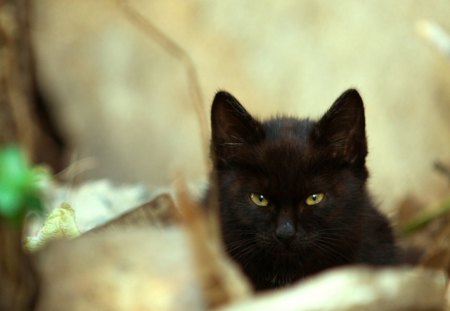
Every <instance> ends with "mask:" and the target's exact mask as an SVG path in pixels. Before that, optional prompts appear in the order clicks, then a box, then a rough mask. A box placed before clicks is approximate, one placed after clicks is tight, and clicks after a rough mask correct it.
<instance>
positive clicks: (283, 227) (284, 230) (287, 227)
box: [275, 221, 296, 241]
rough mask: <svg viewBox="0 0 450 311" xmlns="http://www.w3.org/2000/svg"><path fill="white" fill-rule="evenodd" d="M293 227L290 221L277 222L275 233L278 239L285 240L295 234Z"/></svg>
mask: <svg viewBox="0 0 450 311" xmlns="http://www.w3.org/2000/svg"><path fill="white" fill-rule="evenodd" d="M295 233H296V232H295V227H294V224H293V223H292V222H291V221H284V222H282V223H280V224H278V226H277V229H276V231H275V234H276V236H277V238H278V239H280V240H283V241H287V240H291V239H292V238H293V237H294V236H295Z"/></svg>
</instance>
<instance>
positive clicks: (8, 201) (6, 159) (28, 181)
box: [0, 146, 46, 223]
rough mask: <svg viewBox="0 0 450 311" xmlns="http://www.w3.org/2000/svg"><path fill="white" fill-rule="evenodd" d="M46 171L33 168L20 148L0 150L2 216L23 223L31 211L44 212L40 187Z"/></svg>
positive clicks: (10, 147)
mask: <svg viewBox="0 0 450 311" xmlns="http://www.w3.org/2000/svg"><path fill="white" fill-rule="evenodd" d="M43 172H44V170H43V169H39V168H30V167H29V165H28V162H27V160H26V157H25V156H24V154H23V153H22V152H21V151H20V149H19V148H18V147H17V146H7V147H4V148H3V149H1V150H0V217H1V216H2V217H4V218H6V219H7V220H9V221H10V222H12V223H20V222H21V220H22V218H23V216H24V215H25V213H26V212H27V211H28V210H34V211H37V212H40V211H42V210H43V206H42V201H41V198H40V186H41V184H42V181H45V177H44V176H46V174H45V173H43Z"/></svg>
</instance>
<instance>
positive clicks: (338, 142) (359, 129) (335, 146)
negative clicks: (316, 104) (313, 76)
mask: <svg viewBox="0 0 450 311" xmlns="http://www.w3.org/2000/svg"><path fill="white" fill-rule="evenodd" d="M313 139H314V141H316V142H317V143H318V144H319V145H322V146H325V147H327V148H331V153H332V154H333V156H334V157H336V158H340V159H342V160H344V161H345V162H346V163H349V164H355V165H364V164H365V158H366V156H367V142H366V131H365V117H364V105H363V101H362V98H361V96H360V95H359V93H358V91H356V90H355V89H349V90H347V91H345V92H344V93H343V94H342V95H341V96H339V98H338V99H337V100H336V101H335V102H334V104H333V105H332V106H331V108H330V109H329V110H328V111H327V112H326V113H325V115H324V116H323V117H322V118H321V119H320V120H319V122H318V123H317V124H316V127H315V129H314V131H313Z"/></svg>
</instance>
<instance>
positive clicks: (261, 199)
mask: <svg viewBox="0 0 450 311" xmlns="http://www.w3.org/2000/svg"><path fill="white" fill-rule="evenodd" d="M258 200H259V201H260V202H261V201H264V196H263V195H262V194H260V195H259V196H258Z"/></svg>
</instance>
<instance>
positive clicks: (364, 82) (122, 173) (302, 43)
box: [32, 0, 450, 211]
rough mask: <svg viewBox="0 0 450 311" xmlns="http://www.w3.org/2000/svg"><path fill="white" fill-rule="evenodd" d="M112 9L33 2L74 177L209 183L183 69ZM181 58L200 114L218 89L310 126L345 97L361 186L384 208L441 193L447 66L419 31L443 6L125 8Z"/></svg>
mask: <svg viewBox="0 0 450 311" xmlns="http://www.w3.org/2000/svg"><path fill="white" fill-rule="evenodd" d="M117 3H118V2H116V1H113V0H110V1H107V0H96V1H89V0H79V1H70V0H39V1H35V2H34V10H33V15H32V16H33V22H32V36H33V40H34V47H35V51H36V55H37V59H36V61H37V69H38V78H39V81H40V83H41V86H42V88H43V90H44V91H45V96H46V98H47V99H48V100H49V101H50V104H51V107H52V108H53V112H54V115H55V117H56V119H57V121H58V124H59V126H60V128H61V130H62V131H63V133H64V134H65V135H66V137H67V138H68V139H69V141H70V142H71V145H72V148H73V151H74V153H75V154H76V155H77V157H78V158H86V157H93V158H94V159H96V161H97V166H96V167H95V168H94V169H91V170H89V171H87V172H85V173H83V174H82V175H81V176H80V177H82V178H84V179H96V178H101V177H106V178H110V179H112V180H113V181H116V182H119V183H122V182H144V183H147V184H148V185H149V186H150V187H151V188H152V189H154V188H160V187H165V186H167V185H168V184H170V182H171V181H172V180H173V178H174V176H176V174H177V173H178V172H183V174H185V175H186V176H187V177H188V178H189V180H190V181H192V182H193V183H195V182H196V181H198V180H200V179H202V178H204V177H205V176H206V172H207V170H208V169H207V168H206V167H205V165H204V161H203V160H204V155H203V154H202V151H201V144H200V135H199V126H198V122H197V118H196V115H195V110H194V109H193V100H192V96H191V93H190V90H189V83H188V80H187V77H186V74H185V70H184V67H183V65H182V63H181V62H180V61H179V60H178V59H175V58H173V57H172V56H171V55H170V54H168V53H167V51H166V50H164V49H163V48H162V47H161V46H160V45H159V44H158V42H157V41H155V40H154V39H152V38H151V37H149V36H148V35H147V34H146V33H145V32H143V31H142V29H138V28H136V26H135V25H134V24H133V23H131V22H130V21H129V20H127V19H126V18H125V15H124V14H123V11H121V9H120V6H119V5H118V4H117ZM129 3H130V4H131V5H132V7H134V8H135V9H136V10H137V11H138V12H139V13H141V14H143V15H145V16H146V18H147V19H148V20H150V21H151V22H152V23H153V24H154V25H156V26H157V27H158V28H159V29H161V30H162V31H163V32H164V33H165V34H166V35H167V36H169V37H170V38H172V39H173V40H174V41H175V42H177V44H178V45H179V46H181V47H182V48H183V49H184V50H186V51H187V52H188V54H189V55H190V57H191V58H192V60H193V63H194V65H195V68H196V70H197V73H198V75H199V78H200V84H201V89H202V94H203V96H204V99H205V107H204V113H205V115H207V114H208V110H209V105H210V101H211V100H212V97H213V96H214V93H215V92H216V91H217V90H218V89H226V90H228V91H230V92H232V93H233V94H234V95H235V96H236V97H238V98H239V99H240V100H241V102H242V103H243V104H244V105H245V106H246V107H247V108H248V109H249V111H250V112H252V113H254V114H256V115H258V116H261V117H266V116H270V115H272V114H276V113H283V114H291V115H298V116H315V117H317V116H319V115H320V114H321V113H323V112H324V111H325V110H326V109H327V108H328V107H329V105H331V103H332V102H333V101H334V99H335V98H337V96H339V95H340V93H342V92H343V91H344V90H345V89H346V88H349V87H357V88H358V89H359V91H360V92H361V94H362V96H363V98H364V100H365V104H366V115H367V131H368V138H369V148H370V155H369V160H368V164H369V167H370V170H371V175H372V178H371V181H370V186H371V188H372V190H373V192H374V195H375V198H376V199H377V200H378V201H379V202H380V203H381V206H382V208H383V209H384V210H385V211H393V209H394V207H395V206H396V205H397V203H398V202H399V200H401V199H402V198H404V197H405V196H406V195H407V194H409V193H414V194H415V195H417V196H419V197H420V198H421V199H422V200H423V201H424V202H426V203H427V204H429V205H430V206H432V205H433V202H435V201H436V200H438V199H439V198H440V197H441V196H442V195H443V194H444V193H445V192H448V190H449V189H448V183H447V182H446V181H445V179H444V178H442V177H441V176H439V175H438V174H436V173H435V171H434V170H433V168H432V163H433V161H434V160H436V159H441V160H443V161H447V162H450V148H449V138H450V122H449V121H450V62H449V61H447V60H446V59H445V58H444V57H443V56H442V55H440V54H439V53H438V52H437V51H436V50H435V49H434V48H433V47H432V46H431V45H428V44H427V42H425V41H424V40H423V39H422V38H420V37H419V36H418V35H417V31H416V23H417V21H418V20H421V19H428V20H431V21H434V22H437V23H439V24H440V25H441V26H442V27H444V28H445V29H447V31H449V32H450V18H449V17H450V2H448V1H444V0H442V1H438V0H417V1H389V0H380V1H375V0H373V1H359V0H346V1H325V0H321V1H317V0H302V1H295V0H291V1H267V0H266V1H259V0H258V1H257V0H253V1H252V0H245V1H241V0H239V1H238V0H233V1H220V0H216V1H206V0H205V1H181V0H180V1H129Z"/></svg>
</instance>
